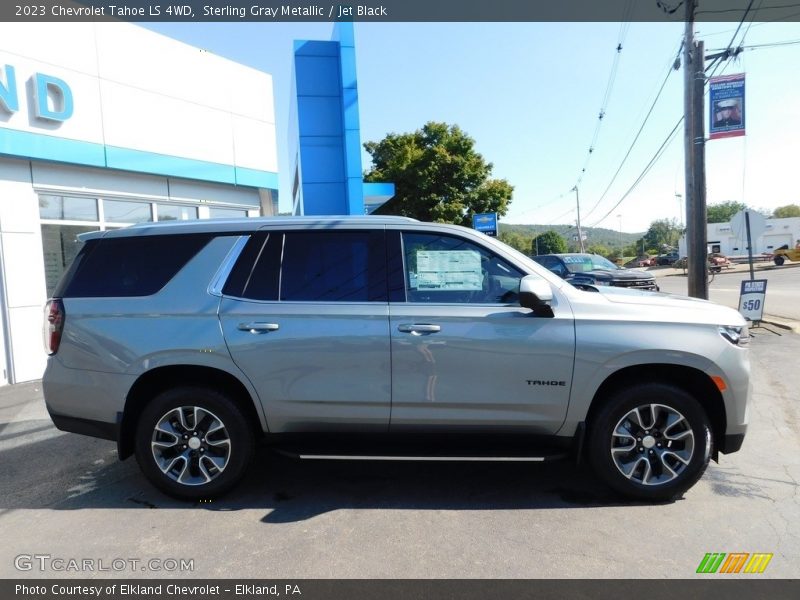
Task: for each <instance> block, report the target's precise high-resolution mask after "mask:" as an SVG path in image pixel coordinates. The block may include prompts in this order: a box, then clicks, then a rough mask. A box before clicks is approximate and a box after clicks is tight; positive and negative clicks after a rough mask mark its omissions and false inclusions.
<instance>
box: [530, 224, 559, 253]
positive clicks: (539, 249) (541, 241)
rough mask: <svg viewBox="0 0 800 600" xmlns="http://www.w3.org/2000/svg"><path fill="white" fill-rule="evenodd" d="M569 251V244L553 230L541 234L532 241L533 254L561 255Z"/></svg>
mask: <svg viewBox="0 0 800 600" xmlns="http://www.w3.org/2000/svg"><path fill="white" fill-rule="evenodd" d="M566 251H567V242H566V241H565V240H564V238H563V237H561V235H559V234H558V232H556V231H553V230H552V229H550V230H548V231H545V232H544V233H540V234H539V235H537V236H536V237H535V238H533V240H532V241H531V254H533V255H534V256H537V255H539V254H561V253H563V252H566Z"/></svg>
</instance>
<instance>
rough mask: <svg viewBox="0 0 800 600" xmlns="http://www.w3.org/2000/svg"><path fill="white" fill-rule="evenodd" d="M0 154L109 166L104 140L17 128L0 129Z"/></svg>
mask: <svg viewBox="0 0 800 600" xmlns="http://www.w3.org/2000/svg"><path fill="white" fill-rule="evenodd" d="M0 154H7V155H9V156H13V157H20V156H24V157H26V158H34V159H38V160H52V161H58V162H70V163H75V164H79V165H86V166H91V167H104V166H106V154H105V147H104V146H103V145H102V144H93V143H91V142H82V141H78V140H69V139H66V138H60V137H55V136H52V135H45V134H41V133H30V132H28V131H16V130H15V129H0Z"/></svg>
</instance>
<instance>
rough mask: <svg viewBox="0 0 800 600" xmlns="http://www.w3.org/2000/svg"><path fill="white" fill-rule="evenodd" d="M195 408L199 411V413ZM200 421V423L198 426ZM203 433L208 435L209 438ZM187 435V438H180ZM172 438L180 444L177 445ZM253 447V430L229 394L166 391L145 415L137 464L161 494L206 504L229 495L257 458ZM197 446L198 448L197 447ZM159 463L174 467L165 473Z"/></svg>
mask: <svg viewBox="0 0 800 600" xmlns="http://www.w3.org/2000/svg"><path fill="white" fill-rule="evenodd" d="M195 407H197V409H199V410H198V411H194V410H193V409H194V408H195ZM181 415H182V416H181ZM195 418H196V419H197V421H199V423H193V419H195ZM165 419H167V421H165ZM170 421H172V422H173V423H175V424H176V426H173V425H172V424H171V423H170ZM181 421H182V422H183V423H184V424H185V425H188V426H189V427H188V429H185V428H184V427H183V426H182V425H181V424H180V422H181ZM159 423H161V425H160V429H159V432H156V426H157V425H159ZM220 424H221V425H222V427H221V428H219V427H218V426H219V425H220ZM165 429H169V430H171V431H174V432H177V433H169V432H165ZM191 429H195V430H196V431H189V430H191ZM203 429H206V430H207V431H208V434H207V437H206V433H205V432H204V431H203ZM195 433H196V434H197V435H192V434H195ZM184 435H186V436H188V439H181V438H183V436H184ZM201 438H202V441H201ZM173 439H177V440H178V442H179V443H177V444H173ZM225 440H227V442H226V441H225ZM159 442H161V443H159ZM164 442H165V443H164ZM184 442H186V443H184ZM254 443H255V442H254V436H253V430H252V428H251V427H250V425H249V424H248V422H247V420H246V418H245V416H244V415H243V413H242V411H241V410H240V409H239V408H238V406H237V405H236V403H235V402H234V401H233V400H231V399H230V398H229V397H228V396H227V395H225V394H224V393H222V392H219V391H217V390H214V389H206V388H202V387H194V386H182V387H177V388H173V389H170V390H167V391H165V392H162V393H161V394H159V395H158V396H156V397H155V398H153V400H152V401H151V402H150V403H149V404H148V405H147V406H146V407H145V409H144V411H142V414H141V415H140V417H139V421H138V423H137V427H136V440H135V450H136V461H137V462H138V463H139V467H140V468H141V469H142V472H143V473H144V475H145V476H146V477H147V479H149V480H150V482H151V483H152V484H153V485H155V486H156V487H157V488H158V489H160V490H161V491H162V492H164V493H166V494H169V495H170V496H173V497H174V498H179V499H181V500H192V501H198V500H205V499H211V498H215V497H218V496H220V495H222V494H224V493H225V492H227V491H229V490H230V489H231V488H232V487H233V486H234V485H236V483H238V482H239V480H240V479H241V478H242V477H243V476H244V473H245V471H246V470H247V467H248V465H249V464H250V460H251V459H252V457H253V448H254ZM195 445H197V446H198V447H197V448H193V447H194V446H195ZM161 446H169V447H168V448H166V449H163V448H162V447H161ZM170 453H171V454H170ZM157 455H158V458H157ZM177 455H181V456H177ZM175 456H177V458H175ZM173 459H174V460H173ZM159 460H160V461H161V464H162V465H167V464H172V463H174V464H175V467H174V468H173V469H171V470H169V471H166V472H165V471H163V470H162V468H161V467H159V463H158V462H157V461H159ZM201 464H202V468H201V467H200V466H201ZM217 465H220V466H222V468H221V469H219V468H217ZM178 471H181V472H180V474H179V473H178ZM177 477H180V479H181V480H182V481H181V480H178V479H177ZM209 477H210V480H208V478H209ZM204 480H205V481H204Z"/></svg>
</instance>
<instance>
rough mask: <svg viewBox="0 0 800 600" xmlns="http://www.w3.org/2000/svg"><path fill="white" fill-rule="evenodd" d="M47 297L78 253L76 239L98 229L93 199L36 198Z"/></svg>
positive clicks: (94, 200) (97, 217) (78, 245)
mask: <svg viewBox="0 0 800 600" xmlns="http://www.w3.org/2000/svg"><path fill="white" fill-rule="evenodd" d="M39 217H40V218H41V220H42V250H43V251H44V274H45V282H46V284H47V295H48V296H50V295H51V294H52V293H53V290H54V289H55V287H56V284H57V283H58V280H59V279H60V278H61V275H62V273H64V271H65V270H66V268H67V266H68V265H70V264H72V261H73V259H74V258H75V256H76V255H77V254H78V252H79V251H80V249H81V243H80V242H78V239H77V235H78V234H79V233H85V232H87V231H97V230H98V229H99V228H100V219H99V214H98V206H97V198H81V197H72V196H56V195H52V194H40V195H39Z"/></svg>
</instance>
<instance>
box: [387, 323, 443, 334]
mask: <svg viewBox="0 0 800 600" xmlns="http://www.w3.org/2000/svg"><path fill="white" fill-rule="evenodd" d="M397 330H398V331H400V332H402V333H410V334H411V335H423V334H427V333H439V332H440V331H441V330H442V328H441V327H440V326H439V325H430V324H428V323H403V324H401V325H398V326H397Z"/></svg>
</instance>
